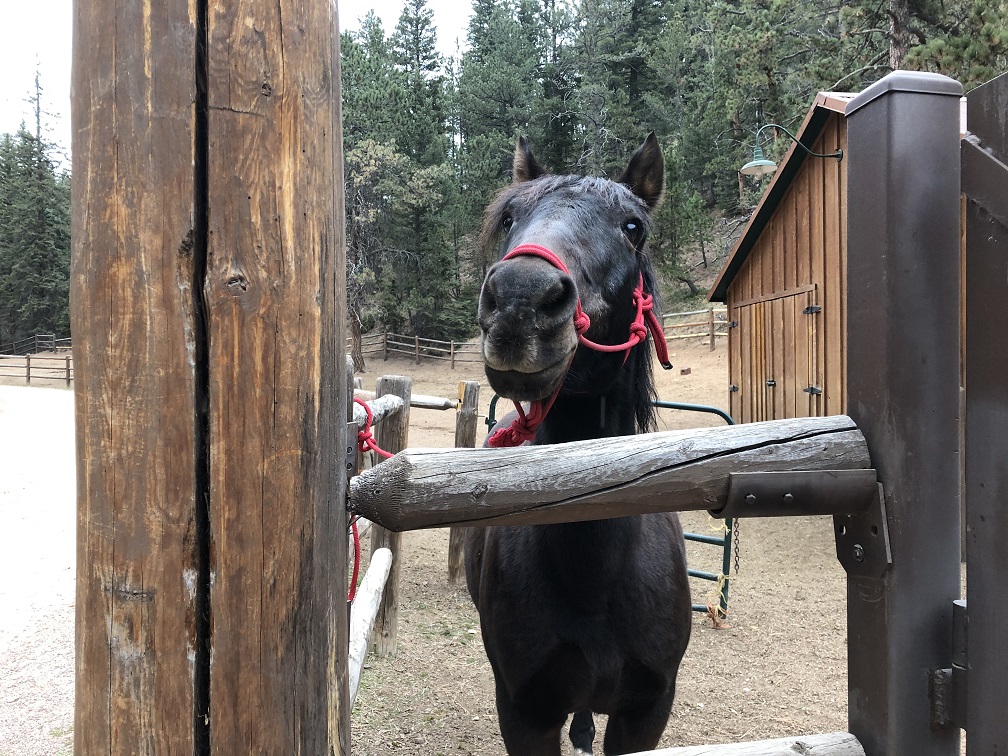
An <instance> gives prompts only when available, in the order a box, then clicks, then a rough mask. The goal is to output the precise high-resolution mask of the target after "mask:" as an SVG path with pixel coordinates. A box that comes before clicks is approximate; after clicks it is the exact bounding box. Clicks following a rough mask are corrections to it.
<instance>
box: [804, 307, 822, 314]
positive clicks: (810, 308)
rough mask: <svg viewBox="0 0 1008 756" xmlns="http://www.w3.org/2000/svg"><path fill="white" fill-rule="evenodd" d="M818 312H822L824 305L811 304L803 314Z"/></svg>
mask: <svg viewBox="0 0 1008 756" xmlns="http://www.w3.org/2000/svg"><path fill="white" fill-rule="evenodd" d="M817 312H822V307H820V306H819V305H809V306H808V307H806V308H805V309H804V310H802V315H815V314H816V313H817Z"/></svg>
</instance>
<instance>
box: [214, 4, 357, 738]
mask: <svg viewBox="0 0 1008 756" xmlns="http://www.w3.org/2000/svg"><path fill="white" fill-rule="evenodd" d="M207 37H208V61H207V71H206V77H207V108H208V160H207V167H206V170H207V195H208V201H209V213H208V218H209V227H208V242H207V273H206V280H205V285H204V298H205V301H206V307H207V317H208V323H209V329H208V330H209V361H210V368H209V397H210V405H209V433H210V482H209V488H210V494H209V500H210V519H211V529H212V535H213V543H212V551H211V557H210V558H211V597H210V604H211V611H212V631H211V632H212V639H211V642H212V652H211V658H212V661H211V667H210V722H211V728H212V733H211V735H212V748H213V750H214V751H215V752H220V753H238V752H245V753H289V754H295V753H306V754H318V753H331V752H339V753H346V752H348V751H349V743H348V738H349V732H347V731H345V730H344V724H345V721H346V716H347V715H348V711H349V709H348V707H347V706H346V702H347V700H348V690H347V682H346V667H345V664H346V657H345V653H344V652H345V649H346V648H347V642H348V638H347V628H346V597H345V593H344V591H345V586H346V574H345V569H346V556H345V551H344V549H345V548H346V535H345V533H346V513H345V510H344V507H343V500H342V491H343V490H344V488H343V486H344V485H345V484H344V480H345V478H344V474H343V470H342V460H343V453H342V449H343V446H344V439H345V432H346V431H345V428H346V421H345V418H346V416H347V414H346V413H347V410H346V394H345V391H344V388H343V386H344V381H345V378H344V360H343V345H344V343H345V339H346V336H345V332H344V322H343V317H342V315H343V312H344V301H345V284H344V281H343V276H342V271H343V267H344V262H343V248H344V241H343V237H342V234H343V197H342V191H341V187H342V163H341V160H342V157H341V151H340V146H339V145H340V140H341V134H340V110H339V99H340V98H339V45H338V34H337V21H336V10H335V4H331V3H324V2H323V3H300V2H290V1H289V0H243V1H242V2H236V3H211V4H210V9H209V18H208V32H207ZM337 271H339V272H340V275H339V276H337ZM333 649H340V653H339V654H338V655H337V654H335V653H334V651H333ZM333 712H335V714H332V713H333Z"/></svg>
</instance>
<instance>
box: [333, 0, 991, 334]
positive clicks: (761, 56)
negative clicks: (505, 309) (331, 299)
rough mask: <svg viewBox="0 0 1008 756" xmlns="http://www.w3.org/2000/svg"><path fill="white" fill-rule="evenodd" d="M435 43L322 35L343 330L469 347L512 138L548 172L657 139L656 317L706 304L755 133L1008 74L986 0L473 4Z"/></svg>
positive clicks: (423, 19)
mask: <svg viewBox="0 0 1008 756" xmlns="http://www.w3.org/2000/svg"><path fill="white" fill-rule="evenodd" d="M436 35H437V30H436V29H435V28H434V25H433V22H432V13H431V11H430V9H429V7H428V5H427V2H426V0H406V3H405V7H404V9H403V11H402V15H401V16H400V18H399V23H398V24H397V26H396V28H395V29H393V30H391V31H389V32H386V31H385V30H384V29H383V28H382V26H381V22H380V21H379V20H378V18H377V16H375V15H374V14H369V15H368V16H367V17H366V18H365V19H364V20H363V22H362V25H361V27H360V29H359V30H358V31H357V32H356V33H354V34H346V33H345V34H344V35H343V37H342V40H341V44H342V70H343V108H344V149H345V153H346V183H347V229H348V244H349V249H348V276H349V291H350V295H349V310H350V319H351V324H352V328H353V331H354V332H355V333H360V331H361V330H364V331H366V330H368V329H371V328H375V327H379V326H381V327H386V328H389V329H392V330H399V331H404V332H406V333H416V334H417V335H419V336H424V337H435V338H444V339H448V338H455V339H459V338H464V337H467V336H471V335H472V333H473V329H474V323H475V301H476V292H477V290H478V287H479V284H480V281H481V280H482V278H483V275H484V272H485V270H486V267H487V266H488V265H489V264H490V262H491V261H490V260H488V259H486V258H485V257H484V255H483V253H482V252H481V250H480V249H479V248H478V246H477V243H476V242H477V235H478V228H479V224H480V214H481V212H482V209H483V207H484V206H485V205H486V203H487V202H488V200H489V198H490V197H491V196H492V194H493V193H494V191H495V190H496V189H497V188H499V187H500V186H501V185H503V184H504V183H506V182H507V181H509V180H510V166H511V153H512V150H513V146H514V143H515V139H516V138H517V136H518V135H525V136H527V137H528V138H529V139H530V141H531V143H532V145H533V148H534V149H535V152H536V155H537V156H538V157H539V158H540V160H541V162H543V163H544V164H545V165H547V166H549V167H550V168H551V169H553V170H555V171H559V172H578V173H595V174H602V175H611V174H613V173H614V172H615V171H616V170H617V169H618V168H619V167H621V166H622V165H623V163H624V161H625V160H626V158H627V157H628V156H629V155H630V153H631V152H632V151H633V150H634V149H635V148H636V146H637V145H638V144H640V142H641V141H642V140H643V138H644V136H645V135H646V134H647V133H648V132H649V131H651V130H654V131H655V132H657V135H658V138H659V141H660V143H661V145H662V147H663V150H664V153H665V160H666V165H667V176H666V182H667V191H666V200H665V202H664V204H663V205H662V207H661V209H660V210H659V211H658V214H657V218H656V220H657V223H656V228H655V233H654V234H653V236H652V239H651V243H650V247H651V252H652V254H653V256H654V258H655V261H656V262H657V264H658V268H659V270H660V272H661V275H662V278H663V281H664V294H665V300H666V305H667V306H669V305H672V306H675V305H676V304H678V303H680V302H681V301H683V300H689V299H690V298H691V297H693V298H694V299H695V298H696V297H697V295H699V294H703V293H705V287H704V284H705V282H706V281H707V280H709V277H710V275H711V274H713V272H715V271H714V270H712V268H713V269H716V268H717V267H718V266H719V265H720V262H721V260H719V259H718V258H720V257H723V255H724V253H725V248H726V246H728V245H729V244H730V230H731V228H732V227H734V228H735V229H737V228H738V227H739V225H740V224H741V222H742V221H744V219H745V217H746V216H747V214H748V213H749V212H751V210H752V209H753V207H754V205H755V203H756V201H757V200H758V198H759V195H760V192H761V190H762V184H760V183H759V180H754V179H745V180H744V181H740V177H739V174H738V172H737V171H738V166H740V165H741V164H742V163H744V162H746V160H748V159H749V157H750V156H751V154H752V148H753V138H754V133H755V131H756V129H757V128H758V127H759V126H760V125H762V124H765V123H770V122H773V123H779V124H782V125H784V126H786V127H788V128H793V127H796V126H797V125H798V124H800V122H801V119H802V118H803V117H804V114H805V111H806V109H807V108H808V106H809V103H810V102H811V101H812V98H813V97H814V96H815V94H816V92H818V91H820V90H834V91H859V90H860V89H862V88H864V87H865V86H866V85H868V84H870V83H872V82H874V81H876V80H878V79H879V78H881V77H882V76H884V75H885V74H886V73H888V72H889V71H891V70H893V69H894V68H904V69H907V68H909V69H921V70H929V71H937V72H940V73H944V74H947V75H949V76H952V77H953V78H956V79H958V80H959V81H961V82H963V84H964V86H965V87H966V88H967V89H969V88H971V87H973V86H976V85H977V84H980V83H983V82H984V81H986V80H987V79H989V78H991V77H992V76H993V75H995V74H996V73H998V72H999V71H1003V70H1005V69H1006V68H1008V10H1006V3H1005V2H1004V1H1003V0H976V1H974V0H948V1H946V2H942V3H938V2H934V1H933V0H889V2H885V3H876V2H866V1H865V0H855V1H854V2H853V3H843V4H841V3H835V2H831V0H812V2H798V1H797V0H715V2H713V3H696V2H693V1H692V0H579V1H578V2H574V1H573V0H571V1H568V0H474V2H473V15H472V18H471V21H470V23H469V28H468V48H467V49H466V50H465V52H464V53H462V55H461V56H460V58H459V59H449V60H444V59H442V58H441V57H440V56H439V55H438V53H437V51H436V39H437V37H436ZM787 146H788V145H787V139H786V138H783V137H782V138H781V139H779V140H778V141H777V142H775V143H771V144H770V145H768V146H766V147H767V149H768V152H769V155H770V157H778V156H780V155H781V154H783V152H784V151H785V150H786V149H787ZM763 180H764V181H765V180H766V179H763Z"/></svg>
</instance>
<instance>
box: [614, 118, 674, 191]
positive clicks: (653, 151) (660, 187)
mask: <svg viewBox="0 0 1008 756" xmlns="http://www.w3.org/2000/svg"><path fill="white" fill-rule="evenodd" d="M619 183H621V184H626V185H627V186H628V187H630V189H631V190H632V191H633V193H634V194H636V195H637V196H638V197H640V198H641V199H642V200H644V202H645V203H647V206H648V208H649V209H651V210H654V209H655V207H656V206H657V205H658V203H659V202H660V201H661V197H662V192H664V191H665V158H664V157H663V156H662V151H661V147H659V146H658V137H656V136H655V133H654V132H653V131H652V132H651V133H650V134H648V136H647V139H645V140H644V144H642V145H641V146H640V147H638V148H637V152H635V153H634V154H633V156H632V157H631V158H630V162H629V163H627V167H626V170H625V171H623V175H622V176H621V177H620V179H619Z"/></svg>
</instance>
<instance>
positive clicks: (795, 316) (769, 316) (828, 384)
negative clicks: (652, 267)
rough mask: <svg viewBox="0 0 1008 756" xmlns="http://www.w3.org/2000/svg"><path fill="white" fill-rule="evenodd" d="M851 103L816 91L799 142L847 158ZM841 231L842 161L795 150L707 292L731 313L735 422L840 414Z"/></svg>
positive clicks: (843, 262)
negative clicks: (843, 152) (848, 113)
mask: <svg viewBox="0 0 1008 756" xmlns="http://www.w3.org/2000/svg"><path fill="white" fill-rule="evenodd" d="M853 98H854V95H852V94H847V93H835V92H821V93H820V94H819V95H818V96H817V97H816V99H815V102H814V103H813V105H812V107H811V108H810V109H809V111H808V114H807V115H806V116H805V120H804V122H803V123H802V125H801V127H800V128H799V130H798V131H797V132H796V136H797V137H798V138H799V139H800V140H801V142H802V143H803V144H804V145H806V146H807V147H808V148H809V149H811V150H812V151H813V152H818V153H820V154H826V153H832V152H835V151H836V150H837V149H842V150H844V151H845V152H846V149H847V123H846V116H845V109H846V108H847V105H848V103H849V102H850V101H851V100H852V99H853ZM782 138H784V139H787V137H786V136H784V135H782ZM846 229H847V171H846V165H845V161H844V160H839V161H837V160H836V159H833V158H815V157H810V156H809V155H808V153H807V152H806V151H805V150H803V149H802V148H801V147H798V146H797V145H795V144H794V143H792V145H791V148H790V149H789V150H788V152H787V154H786V155H785V156H784V158H783V159H782V160H781V162H780V165H779V167H778V169H777V171H776V173H775V174H774V176H773V179H772V180H771V182H770V184H769V186H768V187H767V189H766V190H765V192H764V194H763V197H762V199H761V200H760V203H759V205H758V206H757V207H756V210H755V211H754V212H753V214H752V217H751V218H750V219H749V223H748V225H747V226H746V228H745V230H744V232H743V233H742V236H741V237H740V238H739V240H738V242H737V243H736V245H735V247H734V249H733V250H732V253H731V255H730V256H729V257H728V260H727V262H726V263H725V265H724V267H723V268H722V270H721V272H720V274H719V275H718V278H717V280H716V281H715V283H714V285H713V286H712V287H711V290H710V293H709V295H708V299H710V300H711V301H713V302H724V303H725V304H727V306H728V320H729V325H730V327H729V329H728V353H729V374H730V383H731V386H730V408H731V409H730V411H731V415H732V417H733V418H734V420H735V422H753V421H758V420H771V419H777V418H787V417H808V416H818V415H834V414H842V413H844V412H845V410H846V402H845V397H844V393H845V392H844V386H845V376H844V372H845V370H846V365H845V360H844V359H843V353H844V342H845V339H846V329H847V322H846V307H845V301H844V300H845V292H846V282H845V280H844V276H845V271H846V257H847V249H846V246H847V234H846Z"/></svg>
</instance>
